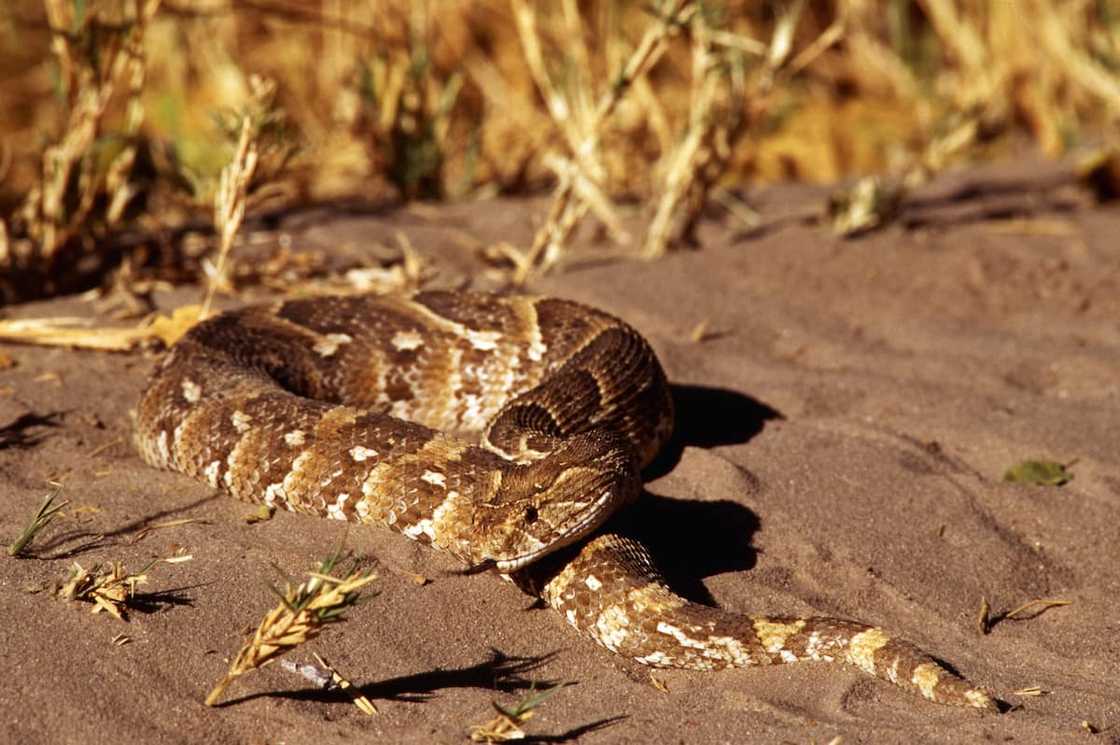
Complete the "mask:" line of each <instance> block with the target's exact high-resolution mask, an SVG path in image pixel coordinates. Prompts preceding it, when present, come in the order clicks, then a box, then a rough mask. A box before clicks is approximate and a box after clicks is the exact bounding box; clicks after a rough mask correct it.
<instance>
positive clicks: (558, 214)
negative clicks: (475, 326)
mask: <svg viewBox="0 0 1120 745" xmlns="http://www.w3.org/2000/svg"><path fill="white" fill-rule="evenodd" d="M514 10H515V13H516V16H517V19H518V31H519V33H520V36H521V39H522V45H523V47H524V49H525V54H526V59H527V60H528V62H529V68H530V70H531V71H532V72H533V77H534V80H535V81H536V82H537V85H538V87H539V89H540V91H541V95H542V96H543V97H544V98H545V100H546V101H547V102H549V111H550V113H551V114H552V117H553V121H554V123H555V124H556V126H557V127H558V128H559V129H560V131H561V133H562V134H563V135H564V137H565V140H566V141H567V144H568V148H569V150H570V152H571V154H572V160H571V162H570V167H569V165H568V164H565V165H564V166H560V165H558V161H556V160H554V161H553V168H554V170H555V171H556V173H557V176H558V177H559V183H558V184H557V188H556V190H555V192H554V193H553V199H552V206H551V207H550V209H549V215H548V218H547V220H546V221H545V223H544V225H543V226H542V227H541V228H540V229H539V230H538V231H537V233H536V235H535V236H534V238H533V244H532V246H530V248H529V250H528V252H527V255H526V257H525V259H524V261H523V262H521V265H520V266H519V267H518V271H517V272H516V273H515V275H514V277H513V281H514V283H515V284H522V283H524V282H525V281H526V280H527V279H528V278H529V276H530V274H531V273H532V272H543V271H547V270H548V269H549V268H551V267H552V266H554V265H555V264H556V262H557V261H558V260H559V257H560V256H561V255H562V253H563V250H564V246H565V245H567V241H568V238H569V237H570V236H571V234H572V231H573V230H574V229H575V227H576V226H577V225H578V224H579V222H580V221H581V220H582V219H583V217H584V215H586V213H587V211H588V210H589V209H593V210H594V211H595V212H596V214H598V215H600V216H601V217H602V219H603V222H604V224H605V225H607V226H608V229H609V230H610V231H611V234H612V237H615V238H616V239H618V240H620V241H625V240H626V239H627V236H626V233H625V231H623V230H622V229H621V226H620V224H619V222H618V220H617V218H616V217H614V210H613V207H612V206H611V205H610V202H609V200H607V199H606V198H605V197H604V196H603V195H602V189H601V186H600V184H601V183H602V181H603V178H604V174H605V170H604V168H603V165H602V163H601V161H600V159H599V144H600V141H601V140H602V137H603V130H604V123H605V122H606V120H607V119H608V118H609V117H610V115H611V114H612V113H613V112H614V111H615V109H616V108H617V107H618V104H619V102H620V101H622V99H623V97H624V96H625V95H626V93H627V92H628V91H629V90H631V88H632V87H633V85H634V83H635V81H637V80H638V79H639V78H640V77H641V76H643V75H645V73H646V72H648V71H649V70H650V68H652V67H653V65H654V64H656V62H657V61H658V60H659V59H660V58H661V57H662V55H664V53H665V51H666V49H667V40H668V39H669V37H670V36H671V35H672V34H674V33H676V32H677V31H678V30H679V29H680V28H681V27H682V26H684V25H685V24H687V23H689V22H690V21H691V19H692V18H694V17H695V16H697V15H698V14H697V7H696V5H695V4H693V3H689V2H687V1H686V0H670V2H667V3H665V5H664V7H663V8H661V10H660V17H659V22H658V23H656V24H653V25H652V26H650V28H649V29H647V31H646V33H645V35H644V36H643V37H642V39H641V41H640V42H639V43H638V46H637V47H636V48H635V49H634V51H633V53H632V54H631V55H630V57H629V59H628V60H627V62H626V64H625V65H624V66H623V67H622V70H621V71H620V72H619V74H618V76H617V77H616V78H615V79H614V80H613V81H611V84H610V86H609V87H608V88H607V90H606V92H604V94H603V95H602V96H601V97H600V99H599V102H598V104H597V105H596V106H595V107H594V109H593V110H590V109H588V107H586V106H582V107H581V106H577V105H576V104H573V103H571V102H570V101H568V100H567V99H565V98H564V97H563V96H562V95H561V94H560V93H559V91H558V90H557V88H556V87H555V86H554V85H553V84H552V83H551V80H550V78H549V77H548V74H547V71H546V70H545V69H544V65H543V61H542V58H541V54H540V42H539V39H538V38H537V31H536V17H535V13H534V11H533V10H532V9H531V7H530V4H529V3H527V2H525V1H524V0H514ZM589 77H590V73H589V72H585V74H583V75H582V76H581V78H580V79H581V80H584V81H586V80H587V79H588V78H589ZM589 95H590V94H588V93H587V92H586V90H585V89H581V90H580V92H579V93H578V94H575V96H576V97H577V98H578V97H580V96H582V97H583V98H588V97H589ZM575 112H586V113H585V115H583V116H578V115H576V114H575Z"/></svg>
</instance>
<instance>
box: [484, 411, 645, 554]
mask: <svg viewBox="0 0 1120 745" xmlns="http://www.w3.org/2000/svg"><path fill="white" fill-rule="evenodd" d="M640 484H641V481H640V479H639V476H638V465H637V458H636V455H635V453H634V451H633V449H632V448H631V447H630V444H629V443H628V442H627V441H626V440H625V439H624V438H623V437H622V436H621V435H618V434H616V433H614V432H613V431H609V430H591V431H588V432H583V433H580V434H578V435H575V436H573V437H570V438H568V439H566V440H564V441H563V442H562V443H561V444H560V445H559V446H558V447H557V448H556V449H555V450H553V451H552V452H551V453H549V454H548V455H546V456H545V457H544V458H542V459H541V460H538V461H535V462H533V463H528V464H510V466H509V468H508V469H507V470H505V471H503V473H502V478H501V481H500V483H499V484H498V489H497V492H496V493H495V494H494V497H493V498H492V499H491V500H490V501H487V502H486V503H483V504H480V505H479V506H478V509H477V511H476V513H475V515H474V531H475V536H476V537H475V539H474V542H475V546H474V547H473V548H474V549H475V553H476V556H477V562H478V563H479V564H487V565H490V566H493V567H494V568H496V569H497V570H498V571H500V572H512V571H515V570H517V569H520V568H521V567H524V566H526V565H527V564H530V563H532V562H534V561H536V560H538V559H540V558H541V557H543V556H546V555H548V554H549V553H552V552H553V551H556V550H557V549H560V548H563V547H564V546H567V545H570V544H571V543H573V542H575V541H578V540H579V539H581V538H583V537H584V536H586V535H587V534H588V533H590V532H591V531H593V530H595V529H596V528H598V527H599V526H600V525H602V524H603V522H604V521H605V520H606V519H607V518H608V517H610V515H611V514H613V513H614V511H615V510H616V509H618V508H619V507H621V506H622V505H624V504H627V503H628V502H631V501H633V500H634V499H635V498H636V497H637V495H638V490H639V487H640Z"/></svg>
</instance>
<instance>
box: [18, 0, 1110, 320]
mask: <svg viewBox="0 0 1120 745" xmlns="http://www.w3.org/2000/svg"><path fill="white" fill-rule="evenodd" d="M0 37H2V38H4V41H5V42H6V43H4V44H3V45H2V47H0V66H2V67H3V69H5V70H6V71H7V75H6V77H5V78H4V79H3V80H2V81H0V138H2V147H0V172H2V173H3V175H4V179H3V182H2V183H3V186H2V187H0V216H2V217H3V220H2V221H0V270H2V271H0V296H2V299H4V300H9V301H10V300H13V299H16V298H20V297H25V296H28V295H42V294H50V293H54V292H58V291H62V290H68V289H73V288H75V287H82V286H89V285H90V284H91V283H92V284H96V283H98V282H107V283H110V284H111V283H112V279H108V280H107V279H105V274H104V272H105V271H106V267H110V268H111V267H114V266H119V267H121V268H120V269H119V270H117V271H118V274H117V280H118V281H126V280H127V282H128V283H132V285H133V286H136V285H138V284H141V283H140V279H139V278H142V277H144V276H147V275H150V274H151V273H153V272H156V273H157V274H158V275H159V276H164V277H166V276H170V277H172V278H173V279H175V280H184V279H186V280H194V279H198V278H199V277H200V276H204V277H206V278H207V279H208V286H209V289H210V291H211V292H220V291H223V290H227V289H230V288H233V287H234V286H235V284H236V282H237V277H238V273H237V271H236V262H233V263H232V264H231V262H230V249H231V247H232V245H233V242H234V236H235V234H236V233H237V231H238V229H239V228H240V227H241V224H242V222H243V220H244V219H245V216H246V214H249V213H251V212H252V210H253V209H254V208H255V207H257V206H259V205H260V204H261V203H262V201H264V200H269V201H270V202H271V203H272V204H296V203H306V202H307V201H309V200H319V199H333V198H336V197H350V198H352V197H358V198H364V199H382V198H385V197H387V196H392V195H398V196H402V197H405V198H471V197H481V196H486V195H488V194H493V193H495V192H499V191H500V192H524V191H527V190H534V189H540V188H542V187H547V186H551V187H552V188H553V189H554V196H553V205H552V208H551V209H550V210H549V213H548V215H547V220H546V222H545V223H544V225H543V226H542V228H541V230H540V231H539V233H538V234H537V236H536V239H535V240H534V242H533V244H532V245H530V246H504V247H491V248H493V249H494V250H492V251H491V252H490V255H491V256H493V257H495V258H496V260H497V261H498V262H499V263H500V264H501V265H502V266H504V267H505V268H506V270H508V272H509V277H510V279H511V280H512V281H514V282H523V281H526V280H528V279H529V278H531V277H532V276H534V275H535V274H536V273H538V272H540V271H544V270H547V269H549V268H551V267H554V266H556V265H558V264H560V263H562V260H563V259H564V258H565V257H566V255H567V245H568V243H569V241H570V240H571V236H572V235H573V233H574V232H575V231H576V230H577V229H578V228H579V226H580V225H581V224H584V223H594V224H595V225H596V226H598V227H599V228H600V229H601V230H602V231H603V235H604V236H605V237H606V239H607V241H608V242H609V243H610V244H613V246H612V247H610V248H604V251H609V252H611V255H616V254H617V255H631V256H638V257H646V258H652V257H656V256H659V255H661V254H663V253H664V252H665V251H667V250H671V249H672V248H674V247H676V246H680V245H687V244H689V243H690V241H691V239H692V234H693V230H694V227H695V224H696V221H697V220H698V218H699V217H700V216H701V214H703V211H704V209H705V207H707V206H709V205H713V204H715V205H718V206H719V208H720V209H724V210H728V211H730V212H734V213H735V214H736V215H737V216H741V215H746V216H747V219H750V212H749V209H748V208H746V207H745V206H744V205H742V203H741V202H738V201H737V200H736V199H735V198H734V197H733V196H732V195H731V194H730V192H728V191H727V187H729V186H735V185H738V184H742V183H744V182H745V181H748V180H749V181H751V182H754V181H760V180H774V179H789V178H794V179H805V180H813V181H827V180H834V179H837V178H839V177H842V176H846V175H852V174H878V175H882V176H886V177H887V178H883V179H880V180H879V181H875V182H867V183H863V184H861V185H860V187H859V189H860V190H859V191H857V192H854V193H852V194H851V195H845V196H842V197H840V198H839V200H838V203H837V204H835V205H834V207H833V217H834V220H835V221H836V228H837V230H838V231H839V232H841V233H844V234H851V233H857V232H859V231H861V230H864V229H868V228H870V227H874V226H875V225H876V224H877V223H881V222H883V221H885V220H889V219H890V216H891V210H892V208H893V206H894V205H896V204H897V202H898V200H899V199H900V198H901V197H902V196H904V194H905V192H906V190H908V189H910V188H913V186H914V185H915V184H916V183H920V182H921V181H923V180H924V179H927V178H928V177H929V176H930V175H931V174H933V173H936V172H938V171H940V170H942V169H943V168H945V167H946V166H947V165H948V164H950V163H953V162H957V161H960V160H962V159H968V158H978V157H987V156H989V155H992V154H994V153H998V152H1000V150H1001V149H1003V148H1005V146H1006V145H1007V144H1008V143H1014V142H1017V141H1021V140H1022V139H1023V136H1024V135H1025V136H1027V137H1029V138H1032V139H1033V140H1034V141H1035V142H1036V143H1037V144H1038V145H1039V146H1040V148H1041V149H1042V150H1043V151H1044V152H1046V153H1048V154H1051V155H1058V154H1060V153H1062V152H1065V151H1067V150H1068V149H1069V148H1071V147H1073V146H1076V145H1078V144H1079V143H1083V142H1087V141H1093V140H1094V139H1095V138H1098V135H1097V134H1096V133H1100V132H1105V133H1108V132H1112V133H1114V132H1115V131H1117V128H1116V125H1117V124H1118V123H1120V76H1118V75H1117V70H1118V69H1120V13H1117V12H1116V10H1115V6H1114V5H1110V3H1109V2H1108V0H1079V1H1078V2H1064V1H1062V0H1021V1H1020V2H1016V3H1007V2H1001V3H987V2H980V1H979V0H882V1H877V2H872V1H871V0H794V1H793V2H789V3H781V4H774V5H773V6H771V5H769V4H759V3H751V2H747V1H746V0H725V1H724V2H698V1H694V2H689V1H688V0H660V1H659V2H654V3H650V4H647V3H641V2H636V1H635V2H628V1H625V0H585V1H584V2H577V1H576V0H562V1H561V2H556V3H537V2H530V1H529V0H441V1H440V2H439V3H436V2H434V1H433V0H419V1H417V2H406V1H405V0H385V1H384V2H376V3H345V2H339V1H338V0H323V2H321V3H318V4H296V3H279V2H273V1H271V0H265V1H264V2H254V3H232V2H231V0H206V1H205V2H200V3H192V4H187V3H182V2H173V1H171V0H164V1H163V2H162V3H161V2H159V1H158V0H90V1H89V2H88V3H74V2H71V0H14V1H13V2H11V3H7V4H5V7H4V8H3V9H2V10H0ZM155 51H158V54H155V53H153V52H155ZM266 80H267V81H273V83H271V84H269V83H264V82H263V81H266ZM277 112H284V114H283V115H282V116H280V115H277ZM215 120H217V121H218V122H219V123H220V124H221V126H218V125H216V124H215ZM247 122H248V124H247ZM273 135H282V136H278V137H276V139H275V140H272V142H273V144H268V143H269V142H270V138H272V137H273ZM1108 136H1111V137H1113V138H1114V137H1115V135H1114V134H1112V135H1108ZM1108 136H1106V137H1105V139H1107V137H1108ZM297 142H298V143H299V145H300V150H299V153H298V155H296V154H295V150H294V148H293V143H297ZM1113 145H1115V141H1114V140H1113ZM293 155H294V156H295V157H293ZM1114 162H1115V159H1112V160H1111V161H1108V163H1114ZM1114 171H1115V167H1114V166H1112V165H1109V166H1108V167H1106V168H1101V167H1097V168H1096V169H1095V170H1092V174H1093V175H1092V176H1090V177H1087V178H1090V179H1093V180H1094V183H1098V182H1099V183H1104V184H1106V187H1105V188H1103V189H1101V190H1100V193H1101V194H1107V193H1110V192H1109V189H1111V188H1112V186H1111V185H1113V184H1115V182H1116V178H1115V176H1114V175H1112V174H1113V172H1114ZM262 187H265V188H262ZM204 211H209V212H211V214H212V215H213V218H214V219H213V222H214V230H213V232H212V233H210V232H207V231H202V232H201V233H200V232H198V231H195V232H194V233H193V238H194V244H193V245H185V244H174V245H171V246H170V247H169V246H168V245H166V241H163V242H161V241H156V240H153V239H152V236H153V235H164V236H166V235H167V234H168V232H167V231H168V230H170V229H172V228H175V227H177V226H182V225H183V224H185V222H186V221H187V220H188V219H190V218H191V217H192V216H194V217H195V218H197V217H198V216H199V215H200V214H201V213H203V212H204ZM635 213H638V216H644V218H645V220H644V221H643V222H642V224H645V225H648V230H646V232H645V234H643V235H641V236H636V235H631V229H630V228H628V227H627V226H628V225H630V224H632V223H631V222H629V218H631V217H634V216H635ZM168 250H170V251H171V254H170V255H168ZM122 254H123V255H122ZM206 256H213V257H215V258H214V260H212V261H211V260H208V259H206V258H205V257H206ZM122 262H123V263H122ZM169 267H173V268H174V269H175V270H176V271H172V270H171V268H169ZM157 270H158V271H157ZM161 272H162V274H160V273H161ZM122 277H123V279H122ZM208 308H209V304H208V302H206V303H204V307H203V310H204V311H205V310H207V309H208Z"/></svg>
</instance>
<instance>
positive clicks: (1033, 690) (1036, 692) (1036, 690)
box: [1011, 686, 1049, 696]
mask: <svg viewBox="0 0 1120 745" xmlns="http://www.w3.org/2000/svg"><path fill="white" fill-rule="evenodd" d="M1011 693H1012V695H1014V696H1045V695H1046V694H1047V693H1049V691H1046V690H1043V689H1042V687H1041V686H1027V687H1026V688H1020V689H1019V690H1017V691H1012V692H1011Z"/></svg>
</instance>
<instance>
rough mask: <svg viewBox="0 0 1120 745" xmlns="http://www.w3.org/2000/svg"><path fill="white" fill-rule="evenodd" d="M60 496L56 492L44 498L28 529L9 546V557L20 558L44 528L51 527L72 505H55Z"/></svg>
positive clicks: (66, 503) (68, 502)
mask: <svg viewBox="0 0 1120 745" xmlns="http://www.w3.org/2000/svg"><path fill="white" fill-rule="evenodd" d="M59 494H60V492H58V491H54V492H51V493H50V494H48V495H47V496H46V497H44V498H43V503H42V504H41V505H39V509H38V511H36V512H35V515H34V516H33V517H32V518H31V521H30V522H28V523H27V527H25V528H24V529H23V532H22V533H20V534H19V537H17V538H16V539H15V540H14V541H12V542H11V544H9V545H8V556H19V555H20V554H22V553H23V551H24V549H26V548H27V546H28V544H29V543H31V541H33V540H35V536H37V535H38V534H39V533H40V532H42V530H43V528H45V527H47V526H48V525H50V523H51V520H53V519H54V518H55V516H56V515H58V513H59V512H60V511H62V509H63V508H64V507H66V505H68V504H70V501H69V500H67V501H65V502H62V503H60V504H55V500H56V499H58V496H59Z"/></svg>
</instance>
